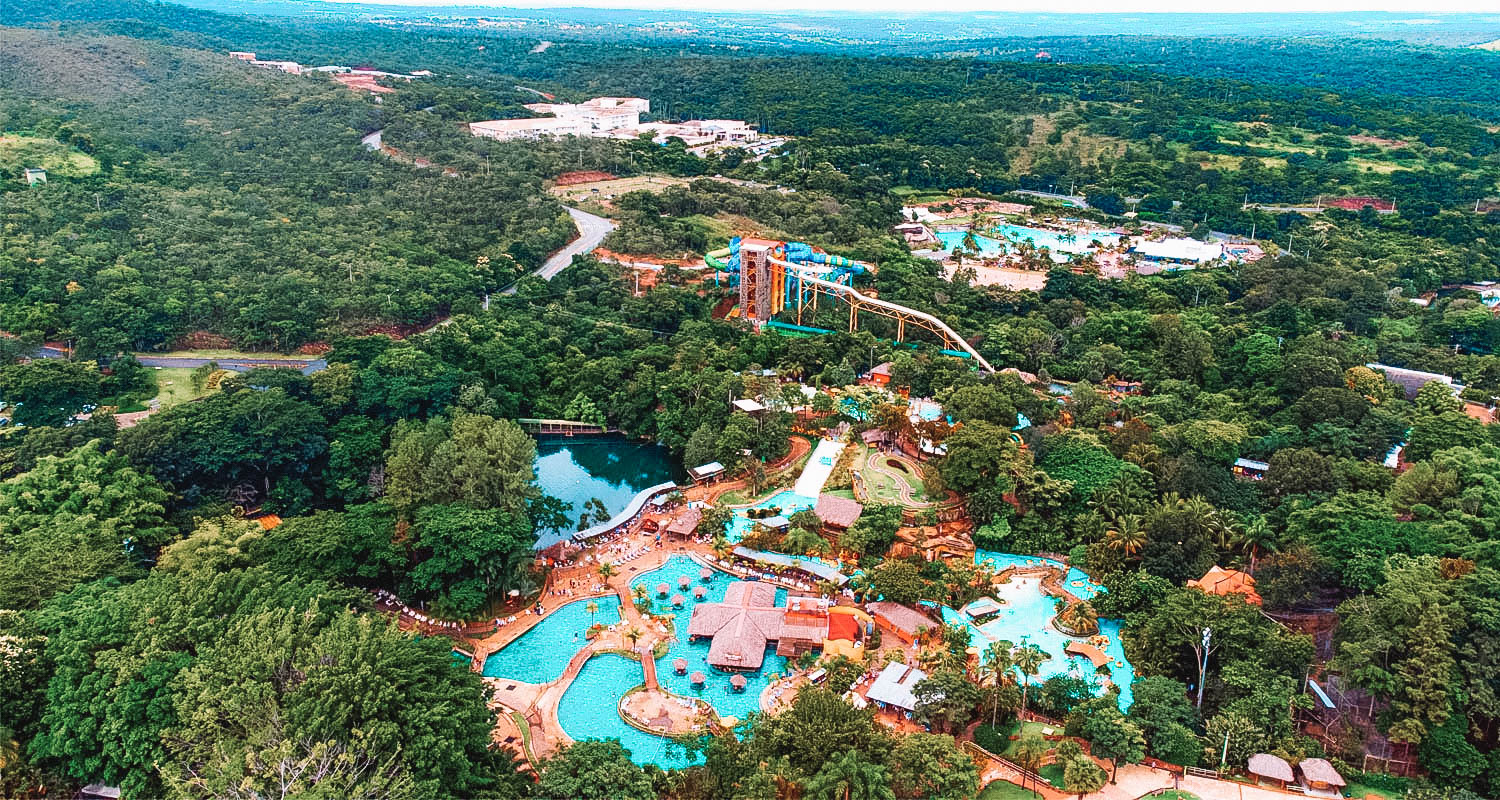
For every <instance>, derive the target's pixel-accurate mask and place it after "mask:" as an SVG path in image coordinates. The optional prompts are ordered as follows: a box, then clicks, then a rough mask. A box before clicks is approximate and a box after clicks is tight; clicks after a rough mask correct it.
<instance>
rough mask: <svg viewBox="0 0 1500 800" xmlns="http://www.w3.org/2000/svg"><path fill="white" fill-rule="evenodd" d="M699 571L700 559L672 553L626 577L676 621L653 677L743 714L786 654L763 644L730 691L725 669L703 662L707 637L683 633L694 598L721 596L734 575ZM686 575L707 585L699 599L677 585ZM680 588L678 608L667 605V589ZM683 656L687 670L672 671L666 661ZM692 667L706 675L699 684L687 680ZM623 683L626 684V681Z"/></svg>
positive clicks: (722, 710) (779, 600)
mask: <svg viewBox="0 0 1500 800" xmlns="http://www.w3.org/2000/svg"><path fill="white" fill-rule="evenodd" d="M702 571H703V565H702V564H700V563H698V562H697V561H694V560H693V559H691V558H688V557H686V556H673V557H672V558H670V559H668V560H667V563H665V564H663V565H662V566H661V567H659V568H657V569H654V570H652V571H650V572H647V573H644V574H642V575H640V576H639V577H637V578H636V579H635V580H633V581H631V582H630V586H631V588H632V589H633V588H635V587H636V586H645V587H646V591H647V592H649V595H648V596H649V597H650V598H651V602H652V608H653V613H658V614H674V615H675V617H676V618H675V620H674V622H675V624H676V627H677V636H678V637H679V638H678V640H677V641H675V642H673V643H672V647H671V649H669V650H668V651H667V654H666V655H664V656H662V657H661V658H659V659H657V660H656V680H657V681H658V682H659V683H661V685H662V688H664V689H666V690H667V691H670V692H673V693H675V694H679V695H682V696H684V697H698V698H702V699H704V700H707V701H708V703H709V705H711V706H713V707H714V710H715V711H718V712H719V714H720V716H732V717H738V718H740V719H744V718H745V715H746V714H748V713H750V712H751V711H756V710H759V708H760V693H761V691H763V690H764V689H765V688H766V686H768V685H770V681H769V680H767V677H766V676H768V675H770V674H771V673H773V672H774V673H779V674H783V675H784V674H786V671H787V667H786V662H787V660H786V659H785V658H783V657H781V656H778V655H776V652H775V648H767V649H766V660H765V662H764V663H763V664H762V665H761V668H760V671H758V672H754V673H748V672H747V673H740V674H743V675H744V676H745V678H746V679H747V680H748V683H747V684H746V686H745V691H743V692H736V691H734V690H733V689H732V688H731V687H730V685H729V677H730V675H729V673H727V672H720V671H719V670H716V669H714V668H713V667H710V666H709V665H708V648H709V642H708V641H707V640H704V641H700V642H689V641H686V639H687V624H688V620H689V619H692V614H693V606H695V605H697V604H698V603H699V602H705V603H717V602H720V601H722V600H723V599H724V593H725V592H727V591H728V590H729V584H730V583H732V582H733V581H734V580H735V579H734V576H732V575H728V574H725V573H723V572H719V571H717V570H715V571H714V575H713V578H711V579H710V580H709V582H708V583H704V582H703V581H702V580H701V579H700V578H699V577H698V575H699V573H701V572H702ZM683 576H687V578H688V579H689V580H690V581H692V586H703V587H705V588H706V589H707V590H708V591H707V592H706V594H705V596H704V598H703V600H702V601H698V600H694V599H693V595H692V587H691V586H690V587H689V588H688V589H687V590H682V589H680V588H678V585H677V582H678V578H680V577H683ZM661 583H665V584H667V586H669V587H671V591H670V592H668V600H663V599H660V598H658V597H657V596H656V586H657V584H661ZM677 593H680V594H682V595H683V596H684V597H685V598H687V603H686V605H684V606H683V607H682V608H680V609H674V608H672V606H671V604H670V602H669V599H670V597H671V595H672V594H677ZM786 594H787V593H786V590H785V589H781V588H778V589H777V590H776V604H777V605H785V604H786ZM679 658H681V659H685V660H686V661H687V672H686V674H684V675H678V674H677V672H676V670H674V669H672V662H673V661H675V660H677V659H679ZM694 672H701V673H703V675H704V676H705V677H706V678H708V680H707V681H706V682H705V684H704V685H703V686H702V687H697V686H693V685H692V683H691V681H690V680H689V679H690V678H691V677H692V674H693V673H694ZM626 688H629V687H626Z"/></svg>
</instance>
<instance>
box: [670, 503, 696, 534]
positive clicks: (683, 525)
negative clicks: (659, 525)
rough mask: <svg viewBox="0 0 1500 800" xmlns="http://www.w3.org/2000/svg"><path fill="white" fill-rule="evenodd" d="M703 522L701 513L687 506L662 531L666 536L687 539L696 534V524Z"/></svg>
mask: <svg viewBox="0 0 1500 800" xmlns="http://www.w3.org/2000/svg"><path fill="white" fill-rule="evenodd" d="M702 521H703V512H702V511H701V510H699V509H696V508H693V507H691V506H689V507H688V508H685V509H683V510H682V513H681V514H678V515H677V516H675V517H673V518H672V521H671V522H669V523H667V527H666V528H664V529H663V533H665V534H667V535H668V536H680V537H682V538H684V539H687V538H689V537H691V536H693V535H694V534H695V533H697V532H698V523H699V522H702Z"/></svg>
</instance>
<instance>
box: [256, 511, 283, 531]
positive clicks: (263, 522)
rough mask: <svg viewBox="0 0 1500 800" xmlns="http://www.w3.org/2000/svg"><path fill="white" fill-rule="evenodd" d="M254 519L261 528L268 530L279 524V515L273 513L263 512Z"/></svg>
mask: <svg viewBox="0 0 1500 800" xmlns="http://www.w3.org/2000/svg"><path fill="white" fill-rule="evenodd" d="M255 521H256V522H259V523H260V528H261V530H265V531H268V530H271V529H272V528H274V527H276V526H277V525H280V524H281V517H278V516H276V515H275V514H264V515H262V516H259V517H256V518H255Z"/></svg>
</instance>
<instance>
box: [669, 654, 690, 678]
mask: <svg viewBox="0 0 1500 800" xmlns="http://www.w3.org/2000/svg"><path fill="white" fill-rule="evenodd" d="M672 669H674V670H676V671H677V674H678V675H686V674H687V659H685V658H674V659H672Z"/></svg>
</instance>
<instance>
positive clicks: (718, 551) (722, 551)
mask: <svg viewBox="0 0 1500 800" xmlns="http://www.w3.org/2000/svg"><path fill="white" fill-rule="evenodd" d="M709 547H710V549H712V550H713V551H714V557H715V558H717V559H719V560H720V561H723V560H724V559H725V558H727V557H728V556H729V554H730V553H731V552H733V551H734V545H732V544H730V543H729V540H728V539H727V538H725V537H724V535H723V534H722V533H721V534H719V535H717V536H715V537H714V542H713V544H711V545H709Z"/></svg>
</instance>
